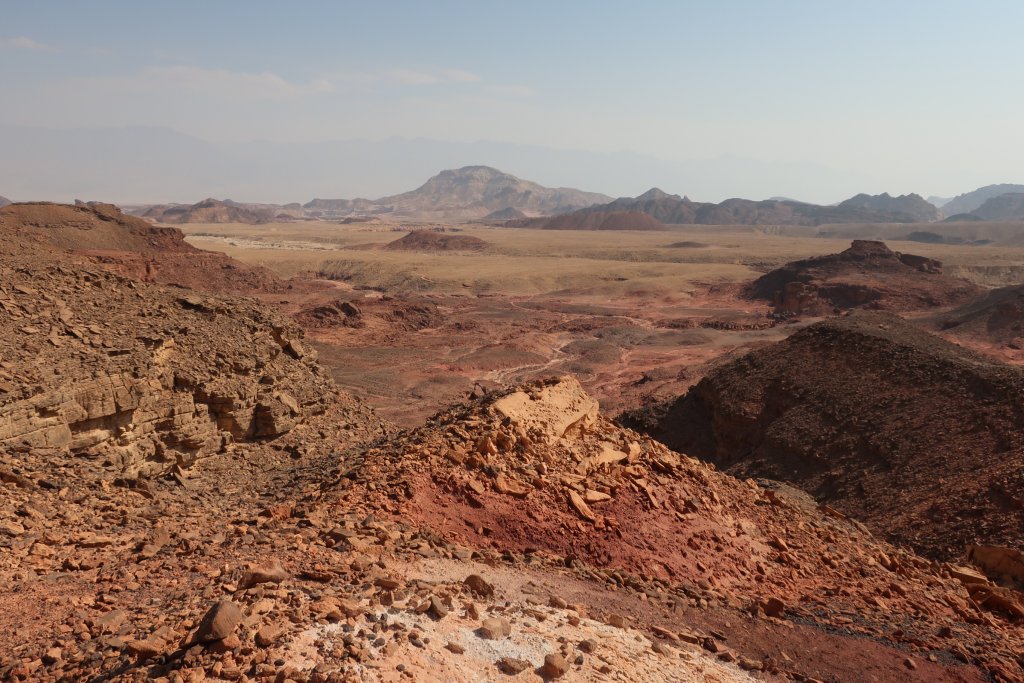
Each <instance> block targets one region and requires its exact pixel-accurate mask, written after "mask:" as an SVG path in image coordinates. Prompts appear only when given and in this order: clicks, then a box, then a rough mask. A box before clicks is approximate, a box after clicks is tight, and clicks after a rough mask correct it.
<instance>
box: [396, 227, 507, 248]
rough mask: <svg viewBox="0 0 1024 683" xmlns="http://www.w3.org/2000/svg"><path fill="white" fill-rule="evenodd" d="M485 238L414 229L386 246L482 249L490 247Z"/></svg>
mask: <svg viewBox="0 0 1024 683" xmlns="http://www.w3.org/2000/svg"><path fill="white" fill-rule="evenodd" d="M489 246H490V244H488V243H487V242H486V241H485V240H482V239H480V238H479V237H473V236H472V235H453V234H450V233H445V232H435V231H433V230H413V231H412V232H410V233H409V234H407V235H405V236H404V237H400V238H399V239H397V240H395V241H394V242H388V243H387V244H386V245H385V246H384V248H385V249H387V250H389V251H481V250H483V249H486V248H487V247H489Z"/></svg>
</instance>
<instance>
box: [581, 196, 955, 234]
mask: <svg viewBox="0 0 1024 683" xmlns="http://www.w3.org/2000/svg"><path fill="white" fill-rule="evenodd" d="M630 211H642V212H643V213H646V214H648V215H649V216H651V217H653V218H654V219H656V220H658V221H660V222H661V223H667V224H676V225H692V224H699V225H811V226H813V225H822V224H827V223H916V222H928V221H933V220H936V219H937V218H938V210H937V209H936V208H935V207H933V206H931V205H930V204H928V203H927V202H925V201H924V200H923V199H921V197H919V196H918V195H905V196H903V197H890V196H889V195H887V194H883V195H877V196H874V197H872V196H870V195H857V196H856V197H852V198H850V199H848V200H846V201H845V202H842V203H841V204H838V205H836V206H820V205H818V204H806V203H804V202H796V201H791V200H776V199H766V200H764V201H754V200H750V199H726V200H725V201H724V202H721V203H719V204H713V203H707V202H695V201H693V200H691V199H690V198H689V197H680V196H679V195H675V194H668V193H666V192H664V191H662V190H660V189H658V188H653V189H650V190H648V191H647V192H645V193H643V194H642V195H640V196H639V197H620V198H619V199H616V200H614V201H611V202H609V203H607V204H598V205H594V206H590V207H587V208H585V209H580V210H579V211H578V212H577V213H580V214H586V213H609V212H617V213H621V212H630Z"/></svg>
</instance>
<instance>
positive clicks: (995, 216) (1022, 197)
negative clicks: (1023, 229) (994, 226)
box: [971, 192, 1024, 221]
mask: <svg viewBox="0 0 1024 683" xmlns="http://www.w3.org/2000/svg"><path fill="white" fill-rule="evenodd" d="M971 214H972V215H974V216H977V217H978V218H980V219H981V220H983V221H1021V220H1024V192H1007V193H1006V194H1001V195H998V196H996V197H992V198H991V199H989V200H987V201H986V202H985V203H984V204H982V205H981V206H979V207H978V208H977V209H975V210H974V211H972V212H971Z"/></svg>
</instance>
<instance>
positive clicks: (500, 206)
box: [303, 166, 611, 220]
mask: <svg viewBox="0 0 1024 683" xmlns="http://www.w3.org/2000/svg"><path fill="white" fill-rule="evenodd" d="M609 199H611V197H608V196H607V195H603V194H599V193H596V192H583V191H582V190H575V189H572V188H566V187H558V188H549V187H544V186H542V185H538V184H537V183H533V182H530V181H528V180H521V179H519V178H517V177H515V176H513V175H510V174H508V173H503V172H501V171H499V170H497V169H495V168H491V167H490V166H465V167H463V168H459V169H454V170H448V171H441V172H440V173H438V174H437V175H435V176H434V177H432V178H431V179H430V180H428V181H427V182H426V183H424V184H423V185H421V186H420V187H418V188H417V189H415V190H412V191H411V192H403V193H402V194H397V195H392V196H390V197H382V198H380V199H376V200H370V199H314V200H313V201H311V202H309V203H307V204H305V205H304V206H303V208H304V209H305V210H306V212H307V214H308V215H309V216H311V217H324V218H343V217H347V216H353V215H364V216H382V215H388V216H395V217H399V218H416V219H420V220H473V219H478V218H483V217H485V216H487V215H489V214H492V213H495V212H506V213H509V214H511V213H512V212H518V213H521V214H524V215H527V216H530V215H533V216H538V215H542V216H547V215H553V214H562V213H569V212H571V211H575V210H576V209H580V208H583V207H586V206H591V205H593V204H597V203H599V202H605V201H608V200H609Z"/></svg>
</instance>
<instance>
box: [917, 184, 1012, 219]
mask: <svg viewBox="0 0 1024 683" xmlns="http://www.w3.org/2000/svg"><path fill="white" fill-rule="evenodd" d="M1011 192H1024V185H1013V184H1009V183H1003V184H1000V185H986V186H985V187H979V188H978V189H977V190H973V191H972V192H965V193H964V194H961V195H957V196H956V197H953V198H952V199H943V198H942V197H930V198H929V201H932V203H933V204H935V205H936V206H938V207H939V208H941V209H942V213H943V215H945V216H955V215H957V214H969V213H971V212H973V211H974V210H976V209H978V208H981V205H982V204H984V203H985V202H987V201H988V200H989V199H993V198H995V197H998V196H999V195H1003V194H1008V193H1011ZM933 200H934V201H933Z"/></svg>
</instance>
